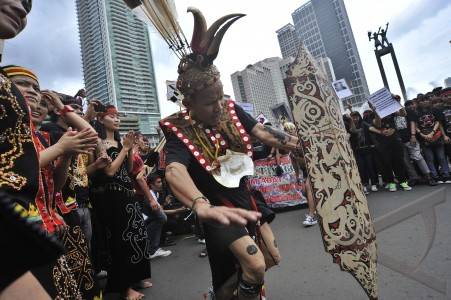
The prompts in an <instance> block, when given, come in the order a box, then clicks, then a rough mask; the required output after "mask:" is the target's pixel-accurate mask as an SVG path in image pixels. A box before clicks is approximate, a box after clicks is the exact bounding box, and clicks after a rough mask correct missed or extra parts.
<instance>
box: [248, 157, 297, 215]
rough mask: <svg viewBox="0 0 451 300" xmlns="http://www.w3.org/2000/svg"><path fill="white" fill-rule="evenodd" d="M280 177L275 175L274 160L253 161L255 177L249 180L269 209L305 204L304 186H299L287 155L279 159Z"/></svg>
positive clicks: (275, 164) (275, 165)
mask: <svg viewBox="0 0 451 300" xmlns="http://www.w3.org/2000/svg"><path fill="white" fill-rule="evenodd" d="M279 161H280V167H281V168H282V170H283V174H282V176H277V175H276V168H277V163H276V159H275V158H274V157H273V158H265V159H259V160H256V161H254V165H255V175H254V176H251V177H250V179H249V184H250V186H251V187H252V188H254V189H256V190H258V191H260V192H261V193H262V194H263V197H264V198H265V201H266V203H267V204H268V206H269V207H271V208H281V207H288V206H294V205H299V204H303V203H306V199H305V197H304V195H303V190H304V184H303V183H301V184H299V183H298V182H297V180H296V174H295V172H294V169H293V165H292V164H291V159H290V156H289V155H284V156H281V157H280V160H279Z"/></svg>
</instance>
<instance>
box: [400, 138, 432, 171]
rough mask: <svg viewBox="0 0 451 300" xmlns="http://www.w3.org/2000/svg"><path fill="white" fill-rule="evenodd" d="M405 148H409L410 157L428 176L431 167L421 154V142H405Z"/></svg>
mask: <svg viewBox="0 0 451 300" xmlns="http://www.w3.org/2000/svg"><path fill="white" fill-rule="evenodd" d="M404 146H405V148H407V152H408V157H407V158H408V159H411V160H413V161H414V162H415V164H416V165H417V166H418V168H419V169H420V170H421V173H423V175H424V176H427V175H428V174H429V173H430V171H429V167H428V165H427V163H426V161H425V160H424V157H423V155H422V154H421V148H420V144H419V143H415V144H412V143H410V142H407V143H404Z"/></svg>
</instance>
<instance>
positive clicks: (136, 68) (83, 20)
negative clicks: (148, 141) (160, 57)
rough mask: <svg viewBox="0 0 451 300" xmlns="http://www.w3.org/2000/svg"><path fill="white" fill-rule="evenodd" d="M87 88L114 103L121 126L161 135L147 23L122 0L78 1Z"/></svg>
mask: <svg viewBox="0 0 451 300" xmlns="http://www.w3.org/2000/svg"><path fill="white" fill-rule="evenodd" d="M76 5H77V15H78V28H79V35H80V44H81V54H82V62H83V75H84V80H85V88H86V91H87V96H88V98H89V99H92V98H97V99H100V100H101V101H102V102H103V103H111V104H114V105H115V106H116V107H117V108H118V110H119V112H120V113H121V114H123V118H122V119H123V122H122V124H121V131H122V132H125V131H127V130H129V129H133V130H137V129H139V130H140V131H141V132H142V133H143V134H145V135H147V136H150V137H151V138H152V139H154V140H156V139H157V131H156V127H157V126H158V121H159V120H160V118H161V115H160V107H159V104H158V95H157V88H156V82H155V81H156V80H155V72H154V66H153V61H152V52H151V45H150V40H149V33H148V29H147V26H146V25H145V24H144V23H142V22H141V21H140V20H139V19H137V18H136V17H135V16H134V15H133V14H132V13H131V12H130V10H129V9H128V8H127V7H126V6H125V4H124V1H122V0H77V1H76Z"/></svg>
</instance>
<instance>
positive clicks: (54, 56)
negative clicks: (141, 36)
mask: <svg viewBox="0 0 451 300" xmlns="http://www.w3.org/2000/svg"><path fill="white" fill-rule="evenodd" d="M74 2H75V1H70V0H44V1H35V2H34V3H33V10H32V12H31V13H30V15H29V20H28V26H27V28H26V29H25V30H24V32H23V33H22V34H21V35H20V36H19V37H17V38H16V39H14V40H12V41H8V42H7V44H6V45H5V53H4V62H3V63H2V64H18V65H24V66H28V67H30V68H31V69H33V70H35V71H36V72H37V73H38V76H39V78H40V82H41V86H42V87H43V88H50V89H54V90H58V91H61V92H65V93H68V94H75V92H76V91H77V90H78V89H79V88H81V87H82V86H83V75H82V74H83V73H82V67H81V55H80V49H79V47H80V46H79V39H78V29H77V18H76V11H75V4H74ZM305 2H307V1H306V0H299V1H293V0H279V1H273V0H228V1H211V0H176V1H175V3H176V6H177V10H178V13H179V20H180V23H181V26H182V28H183V29H184V32H185V34H186V35H187V36H188V38H190V36H191V32H192V26H193V25H192V23H193V21H192V16H191V14H187V13H186V8H187V7H188V6H195V7H198V8H199V9H201V11H202V12H203V13H204V14H205V16H206V19H207V23H208V24H211V23H212V22H213V21H215V20H216V19H217V18H219V17H221V16H223V15H225V14H228V13H233V12H241V13H245V14H247V16H246V17H245V18H242V19H240V20H238V21H237V22H236V23H235V24H233V26H232V27H231V28H230V29H229V32H227V34H226V36H225V37H224V39H223V43H222V45H221V50H220V52H219V56H218V58H217V59H216V61H215V64H216V65H217V67H218V68H219V70H220V72H221V75H222V81H223V83H224V86H225V93H227V94H230V95H232V96H233V89H232V83H231V80H230V74H232V73H233V72H235V71H239V70H243V69H244V68H245V67H246V66H247V65H248V64H253V63H255V62H257V61H260V60H262V59H264V58H267V57H272V56H281V53H280V49H279V44H278V41H277V36H276V33H275V31H276V30H277V29H279V28H280V27H282V26H283V25H285V24H287V23H292V22H293V21H292V18H291V13H292V12H293V11H294V10H295V9H296V8H298V7H299V6H301V5H302V4H304V3H305ZM213 3H214V4H213ZM376 3H377V6H376ZM345 5H346V8H347V12H348V16H349V19H350V21H351V26H352V30H353V33H354V37H355V40H356V42H357V47H358V50H359V54H360V58H361V60H362V63H363V69H364V71H365V75H366V79H367V82H368V86H369V89H370V92H374V91H376V90H378V89H379V88H381V87H382V80H381V77H380V74H379V70H378V68H377V63H376V59H375V57H374V52H373V42H371V43H370V42H369V41H368V36H367V31H368V30H377V28H378V27H379V26H383V25H385V23H387V22H390V27H389V30H388V35H387V36H388V39H389V41H390V42H392V43H393V44H394V47H395V50H396V55H397V58H398V61H399V65H400V68H401V73H402V75H403V78H404V83H405V86H406V89H407V92H408V96H409V97H412V96H414V95H416V94H417V93H418V92H426V91H429V90H431V89H432V88H433V87H436V86H443V80H444V79H445V78H447V77H451V44H450V43H449V40H450V39H451V26H450V20H451V2H450V1H448V0H396V1H393V0H378V1H372V0H345ZM150 32H151V44H152V48H153V60H154V63H155V72H156V77H157V81H158V83H157V85H158V92H159V98H160V104H161V106H160V107H161V108H162V116H166V115H168V114H169V113H172V112H173V111H175V110H176V107H175V105H174V104H172V103H170V102H168V101H167V100H166V99H165V93H166V88H165V80H167V79H171V80H174V79H175V78H176V77H177V72H176V67H177V64H178V61H177V60H176V58H175V56H174V55H173V54H172V53H171V52H170V51H169V50H168V49H167V46H166V45H165V44H164V42H163V41H162V40H161V39H160V38H159V36H158V34H157V33H156V32H155V30H153V29H150ZM384 64H385V68H386V72H387V74H388V80H389V84H390V88H391V89H392V92H395V93H400V90H399V88H398V84H397V79H396V75H395V72H394V68H393V65H392V64H391V62H390V60H389V57H388V56H387V57H385V58H384Z"/></svg>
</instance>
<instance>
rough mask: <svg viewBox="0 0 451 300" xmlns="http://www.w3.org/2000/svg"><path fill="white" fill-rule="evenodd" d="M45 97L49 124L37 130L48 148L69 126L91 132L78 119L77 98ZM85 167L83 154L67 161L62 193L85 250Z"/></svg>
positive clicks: (87, 203)
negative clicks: (75, 219)
mask: <svg viewBox="0 0 451 300" xmlns="http://www.w3.org/2000/svg"><path fill="white" fill-rule="evenodd" d="M46 95H47V98H48V99H49V102H50V103H51V106H52V107H53V108H54V109H53V111H51V112H49V114H50V116H51V122H50V123H45V124H43V125H42V127H41V130H42V131H45V132H48V133H49V135H50V143H51V145H54V144H55V143H57V142H58V141H59V139H60V138H61V136H62V135H63V134H64V133H65V132H66V131H67V130H68V128H69V126H70V125H71V126H74V127H75V128H76V129H78V130H82V129H84V128H90V129H92V128H91V126H90V125H89V124H88V123H87V122H86V121H85V120H84V119H82V118H81V117H80V116H81V115H83V113H82V103H81V100H80V98H73V97H71V96H68V95H63V94H60V97H58V96H57V94H55V93H52V92H47V93H46ZM63 108H67V109H69V111H70V112H73V114H67V113H66V114H62V113H61V111H62V109H63ZM92 130H93V129H92ZM93 131H94V130H93ZM89 164H90V161H89V156H88V154H86V153H82V154H78V155H74V156H73V157H72V158H71V161H70V166H69V170H68V180H67V181H66V184H65V185H64V187H63V189H62V197H63V200H64V202H65V203H66V205H68V206H75V212H76V213H77V215H78V218H79V220H80V226H81V230H82V231H83V233H84V235H85V236H86V240H87V241H88V249H91V238H92V226H91V208H92V206H91V203H90V201H89V187H88V174H87V167H88V165H89Z"/></svg>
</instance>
